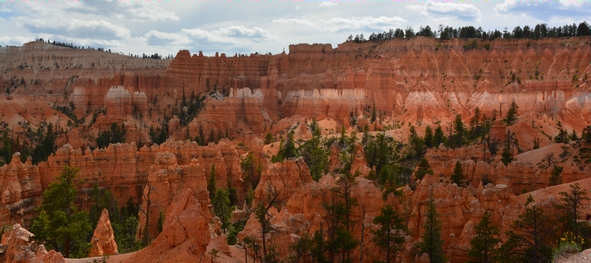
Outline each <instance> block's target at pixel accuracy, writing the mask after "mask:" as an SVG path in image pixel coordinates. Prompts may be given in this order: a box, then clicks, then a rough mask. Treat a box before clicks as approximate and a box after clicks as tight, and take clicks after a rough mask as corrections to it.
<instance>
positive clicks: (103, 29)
mask: <svg viewBox="0 0 591 263" xmlns="http://www.w3.org/2000/svg"><path fill="white" fill-rule="evenodd" d="M24 26H25V27H26V28H27V29H29V30H30V31H31V32H32V33H46V34H53V35H58V36H64V37H73V38H86V39H89V38H95V39H100V40H116V39H125V38H128V37H129V30H128V29H127V28H124V27H121V26H118V25H114V24H112V23H111V22H108V21H105V20H79V19H71V20H65V21H62V22H60V23H48V21H47V20H41V19H35V20H31V21H27V22H25V23H24Z"/></svg>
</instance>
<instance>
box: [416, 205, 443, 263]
mask: <svg viewBox="0 0 591 263" xmlns="http://www.w3.org/2000/svg"><path fill="white" fill-rule="evenodd" d="M426 219H427V220H426V222H425V232H424V233H423V237H422V238H423V241H422V242H421V243H419V248H420V251H421V253H427V255H428V256H429V262H431V263H443V262H445V255H444V253H443V240H442V239H441V233H440V232H441V226H440V223H439V219H438V218H437V211H436V210H435V204H434V201H433V196H432V195H431V197H430V198H429V207H428V210H427V218H426Z"/></svg>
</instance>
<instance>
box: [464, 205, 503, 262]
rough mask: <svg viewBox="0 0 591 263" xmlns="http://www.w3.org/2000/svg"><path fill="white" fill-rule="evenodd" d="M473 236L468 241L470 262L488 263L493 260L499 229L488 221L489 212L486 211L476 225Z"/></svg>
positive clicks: (498, 240)
mask: <svg viewBox="0 0 591 263" xmlns="http://www.w3.org/2000/svg"><path fill="white" fill-rule="evenodd" d="M474 230H475V236H474V237H473V238H472V240H471V241H470V244H471V245H472V247H471V248H470V251H469V252H468V256H470V262H473V263H489V262H494V258H495V256H496V249H497V245H498V244H499V242H501V240H500V239H499V229H498V228H497V227H496V226H495V225H493V224H492V222H491V221H490V212H488V211H486V212H485V213H484V216H483V217H482V219H481V220H480V223H478V225H477V226H476V228H475V229H474Z"/></svg>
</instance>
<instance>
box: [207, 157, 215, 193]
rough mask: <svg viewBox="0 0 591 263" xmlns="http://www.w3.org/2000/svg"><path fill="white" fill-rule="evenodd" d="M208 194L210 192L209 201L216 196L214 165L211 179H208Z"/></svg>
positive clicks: (210, 172) (210, 171) (210, 173)
mask: <svg viewBox="0 0 591 263" xmlns="http://www.w3.org/2000/svg"><path fill="white" fill-rule="evenodd" d="M207 192H209V199H210V200H213V198H214V197H215V194H216V186H215V165H212V166H211V169H210V170H209V177H207Z"/></svg>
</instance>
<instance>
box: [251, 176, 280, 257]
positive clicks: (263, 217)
mask: <svg viewBox="0 0 591 263" xmlns="http://www.w3.org/2000/svg"><path fill="white" fill-rule="evenodd" d="M265 192H266V195H265V198H264V199H263V200H261V201H260V202H259V203H258V204H257V206H256V208H255V210H254V214H255V218H256V219H257V221H258V222H259V224H260V226H261V241H262V248H263V255H262V256H261V262H263V263H266V262H274V261H275V259H274V254H273V253H271V252H272V251H271V249H269V247H268V245H267V234H268V233H269V232H271V230H273V227H272V225H271V214H269V209H271V207H272V206H273V205H275V202H276V201H277V198H278V197H279V194H278V192H277V191H276V190H275V189H274V188H273V187H272V186H271V185H268V186H267V189H266V191H265Z"/></svg>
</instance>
